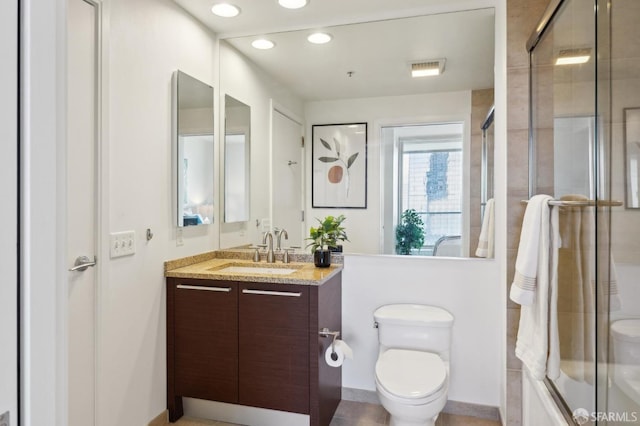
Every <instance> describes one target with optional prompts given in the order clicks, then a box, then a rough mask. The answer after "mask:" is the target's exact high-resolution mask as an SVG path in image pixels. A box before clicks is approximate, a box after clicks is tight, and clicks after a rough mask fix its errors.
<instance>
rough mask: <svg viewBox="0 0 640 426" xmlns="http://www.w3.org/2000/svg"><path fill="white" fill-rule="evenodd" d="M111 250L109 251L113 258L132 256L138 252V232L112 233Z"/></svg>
mask: <svg viewBox="0 0 640 426" xmlns="http://www.w3.org/2000/svg"><path fill="white" fill-rule="evenodd" d="M110 244H111V248H110V250H109V252H110V254H111V258H112V259H113V258H114V257H122V256H130V255H132V254H134V253H135V252H136V232H135V231H124V232H112V233H111V241H110Z"/></svg>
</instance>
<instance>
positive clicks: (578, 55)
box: [556, 48, 591, 65]
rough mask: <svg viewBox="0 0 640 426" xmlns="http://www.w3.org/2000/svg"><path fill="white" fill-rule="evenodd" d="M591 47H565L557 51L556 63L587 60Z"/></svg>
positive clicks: (574, 63)
mask: <svg viewBox="0 0 640 426" xmlns="http://www.w3.org/2000/svg"><path fill="white" fill-rule="evenodd" d="M590 58H591V49H590V48H584V49H565V50H561V51H560V52H558V57H557V58H556V65H576V64H584V63H586V62H589V59H590Z"/></svg>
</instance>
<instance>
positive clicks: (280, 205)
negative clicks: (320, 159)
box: [271, 109, 304, 248]
mask: <svg viewBox="0 0 640 426" xmlns="http://www.w3.org/2000/svg"><path fill="white" fill-rule="evenodd" d="M272 128H273V139H272V140H273V148H272V153H273V154H272V155H273V157H272V158H273V164H272V170H273V172H272V173H273V199H272V206H273V210H272V211H273V217H272V219H271V225H272V226H273V227H278V228H284V229H286V230H287V234H289V239H288V240H283V241H282V247H283V248H284V247H290V246H302V244H303V243H304V241H303V234H302V231H303V230H302V226H303V223H302V209H303V207H302V189H303V187H304V185H303V181H302V125H301V124H300V123H299V122H297V121H296V120H294V119H292V118H290V117H288V116H287V115H285V114H283V113H281V112H280V111H278V110H277V109H274V110H273V127H272Z"/></svg>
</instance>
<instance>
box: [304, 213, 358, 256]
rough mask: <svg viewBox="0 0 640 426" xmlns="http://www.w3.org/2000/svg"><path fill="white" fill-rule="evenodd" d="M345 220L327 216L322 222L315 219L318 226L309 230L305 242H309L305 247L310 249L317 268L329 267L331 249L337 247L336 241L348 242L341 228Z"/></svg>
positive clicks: (341, 217) (340, 217) (342, 216)
mask: <svg viewBox="0 0 640 426" xmlns="http://www.w3.org/2000/svg"><path fill="white" fill-rule="evenodd" d="M345 219H346V217H344V215H340V216H337V217H334V216H327V217H325V218H324V219H323V220H320V219H317V218H316V220H317V221H318V223H319V225H318V226H317V227H315V228H314V227H313V226H312V227H311V228H310V229H309V238H307V240H309V241H311V242H310V243H309V244H308V245H307V247H311V253H313V262H314V264H315V265H316V266H317V267H319V268H326V267H328V266H329V265H331V248H332V247H337V245H338V241H349V239H348V238H347V233H346V231H345V229H344V227H343V226H342V222H344V221H345Z"/></svg>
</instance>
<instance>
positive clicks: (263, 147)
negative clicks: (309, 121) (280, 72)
mask: <svg viewBox="0 0 640 426" xmlns="http://www.w3.org/2000/svg"><path fill="white" fill-rule="evenodd" d="M220 87H221V92H220V95H221V96H224V95H225V94H228V95H229V96H232V97H234V98H236V99H237V100H239V101H240V102H243V103H244V104H246V105H249V107H251V201H250V213H249V222H246V223H230V224H225V223H222V224H221V229H220V247H223V248H224V247H235V246H239V245H243V244H257V243H260V242H261V241H259V239H261V232H262V226H256V220H259V221H262V219H264V218H268V217H270V210H269V200H270V195H271V192H270V179H271V178H270V177H271V156H270V152H271V147H270V144H269V143H270V142H269V141H270V135H271V103H270V101H271V100H272V99H273V101H274V102H275V103H277V104H279V105H282V106H284V107H285V108H287V109H289V110H291V111H292V112H294V113H295V114H299V115H302V101H301V100H300V99H299V98H298V97H297V96H295V95H294V94H292V93H291V92H289V91H288V90H287V89H286V88H285V87H283V86H282V85H281V84H279V83H278V82H277V81H276V80H274V79H273V78H272V77H270V76H269V75H267V74H266V73H265V72H264V71H262V70H261V69H260V68H258V67H257V66H256V65H255V64H254V63H253V62H251V61H249V60H248V59H247V58H246V57H245V56H243V55H242V54H240V53H239V52H238V51H237V50H235V49H234V48H232V47H231V46H229V45H228V44H227V43H225V42H220ZM220 113H221V114H220V117H221V121H222V120H224V111H220ZM221 164H222V163H221Z"/></svg>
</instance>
